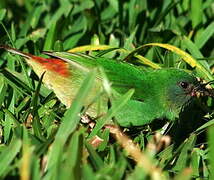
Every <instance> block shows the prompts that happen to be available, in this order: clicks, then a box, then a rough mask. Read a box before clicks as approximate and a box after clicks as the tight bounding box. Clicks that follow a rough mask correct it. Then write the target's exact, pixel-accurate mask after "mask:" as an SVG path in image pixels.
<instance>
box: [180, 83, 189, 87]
mask: <svg viewBox="0 0 214 180" xmlns="http://www.w3.org/2000/svg"><path fill="white" fill-rule="evenodd" d="M179 85H180V86H181V87H182V88H183V89H186V88H187V87H188V86H189V83H187V82H180V83H179Z"/></svg>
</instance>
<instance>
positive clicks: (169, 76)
mask: <svg viewBox="0 0 214 180" xmlns="http://www.w3.org/2000/svg"><path fill="white" fill-rule="evenodd" d="M164 78H165V80H164V81H165V83H164V84H165V87H166V94H167V95H166V97H167V99H166V101H167V105H168V107H169V108H170V109H171V110H173V111H175V112H176V113H180V112H181V111H182V110H183V109H184V108H185V107H186V106H188V105H189V104H191V103H192V102H193V100H194V99H196V97H199V96H213V90H211V89H208V88H207V85H208V84H210V83H211V82H212V81H211V82H208V83H202V82H201V81H199V80H198V79H197V78H196V77H194V76H192V75H190V74H189V73H187V72H185V71H182V70H178V69H171V70H169V71H168V72H167V73H166V75H165V76H164Z"/></svg>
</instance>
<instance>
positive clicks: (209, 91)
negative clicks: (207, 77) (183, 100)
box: [191, 80, 214, 97]
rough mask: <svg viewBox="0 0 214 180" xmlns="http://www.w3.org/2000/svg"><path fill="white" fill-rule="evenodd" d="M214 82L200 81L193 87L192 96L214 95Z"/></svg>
mask: <svg viewBox="0 0 214 180" xmlns="http://www.w3.org/2000/svg"><path fill="white" fill-rule="evenodd" d="M213 83H214V80H212V81H209V82H207V83H201V82H200V83H199V85H198V86H196V87H195V88H193V89H192V91H191V96H197V97H202V96H210V97H214V89H213V88H212V87H211V84H213Z"/></svg>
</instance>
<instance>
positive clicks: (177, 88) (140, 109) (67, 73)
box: [0, 45, 210, 127]
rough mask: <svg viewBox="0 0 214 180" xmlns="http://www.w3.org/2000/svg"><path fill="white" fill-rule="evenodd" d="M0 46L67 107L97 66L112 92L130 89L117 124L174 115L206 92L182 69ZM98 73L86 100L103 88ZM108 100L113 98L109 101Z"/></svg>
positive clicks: (118, 93)
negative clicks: (39, 53)
mask: <svg viewBox="0 0 214 180" xmlns="http://www.w3.org/2000/svg"><path fill="white" fill-rule="evenodd" d="M0 48H3V49H5V50H7V51H9V52H11V53H13V54H17V55H20V56H22V57H23V58H24V59H25V60H26V62H27V64H29V65H30V66H31V67H32V69H33V70H34V71H35V73H36V74H37V75H38V76H39V77H41V76H42V74H43V73H44V77H43V82H44V83H45V85H46V86H47V87H48V88H50V89H52V90H53V91H54V93H55V94H56V96H57V97H58V98H59V100H60V101H61V102H62V103H63V104H65V105H66V107H70V106H71V103H72V101H73V99H74V98H75V95H76V94H77V92H78V89H79V88H80V86H81V83H82V82H83V80H84V78H85V77H86V76H87V73H88V72H90V71H91V70H93V69H95V68H98V67H101V68H102V69H103V70H104V72H105V74H106V76H107V79H108V81H109V82H110V86H111V89H112V90H113V91H114V92H115V94H116V98H117V97H119V96H121V95H123V94H125V93H126V92H128V91H129V90H130V89H134V94H133V96H132V97H131V99H130V100H128V102H127V103H126V104H125V105H124V106H123V107H122V108H121V109H120V111H118V113H116V115H115V117H114V119H115V121H116V123H117V124H119V125H120V126H122V127H132V126H143V125H147V124H150V123H152V122H153V121H154V120H156V119H158V120H159V119H160V120H161V119H167V120H168V121H175V120H176V119H178V118H179V115H180V113H181V112H184V111H185V110H186V107H188V106H189V105H190V104H191V103H192V102H193V101H194V100H195V99H196V98H197V97H198V94H200V93H201V92H206V93H203V94H206V95H209V94H210V93H209V92H208V90H206V88H205V86H204V84H202V83H201V82H199V81H198V80H197V78H196V77H195V76H194V75H192V74H190V73H188V72H186V71H185V70H182V69H177V68H161V69H155V70H143V69H142V68H139V67H138V66H135V65H132V64H130V63H127V62H121V61H117V60H115V59H111V58H105V57H97V56H90V55H87V54H83V53H69V52H50V51H48V52H44V54H46V55H48V56H49V57H48V58H44V57H40V56H35V55H32V54H29V53H25V52H22V51H19V50H17V49H14V48H11V47H9V46H5V45H1V46H0ZM102 78H103V77H102V76H100V75H99V74H98V75H97V77H96V81H95V85H94V87H93V89H92V91H91V92H89V96H88V98H87V100H86V101H87V102H91V101H92V99H93V98H94V97H95V96H96V95H97V91H98V90H99V89H100V88H102V83H101V82H102ZM101 100H102V103H101V109H102V110H103V111H104V112H105V111H107V109H108V106H109V99H108V97H107V95H103V96H102V98H101ZM111 103H112V104H114V101H112V102H111ZM96 112H97V105H92V106H90V108H89V109H88V111H87V113H88V114H89V115H90V116H96V115H95V114H96Z"/></svg>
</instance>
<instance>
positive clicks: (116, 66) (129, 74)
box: [45, 52, 147, 100]
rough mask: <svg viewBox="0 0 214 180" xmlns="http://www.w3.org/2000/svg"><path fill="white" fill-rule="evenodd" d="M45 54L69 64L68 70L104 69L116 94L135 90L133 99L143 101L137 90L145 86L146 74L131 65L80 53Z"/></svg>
mask: <svg viewBox="0 0 214 180" xmlns="http://www.w3.org/2000/svg"><path fill="white" fill-rule="evenodd" d="M45 54H47V55H49V56H52V57H54V58H58V59H61V60H63V61H64V62H66V63H68V64H69V68H70V69H74V67H75V69H78V70H79V71H80V72H87V71H90V70H91V69H93V68H96V67H98V66H100V67H102V68H103V69H104V71H105V73H106V75H107V77H108V80H109V81H110V82H111V84H112V87H113V88H114V89H115V90H116V91H117V92H119V93H121V94H123V93H125V92H127V91H128V90H129V89H132V88H133V89H136V90H137V91H136V93H135V94H134V97H133V98H135V99H138V100H139V99H141V100H143V99H142V95H141V93H138V90H139V89H142V86H145V84H143V83H142V81H143V80H144V79H145V74H146V73H147V72H145V71H142V70H141V69H139V68H137V67H135V66H133V65H131V64H127V63H122V62H118V61H116V60H113V59H108V58H102V57H92V56H89V55H85V54H80V53H67V52H45ZM98 78H99V77H98Z"/></svg>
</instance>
